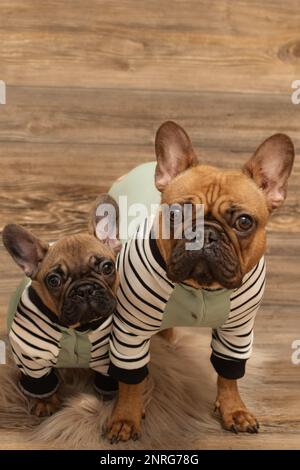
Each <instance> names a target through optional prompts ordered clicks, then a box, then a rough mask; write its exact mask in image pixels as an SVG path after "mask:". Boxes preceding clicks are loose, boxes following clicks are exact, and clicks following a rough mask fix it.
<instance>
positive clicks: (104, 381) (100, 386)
mask: <svg viewBox="0 0 300 470" xmlns="http://www.w3.org/2000/svg"><path fill="white" fill-rule="evenodd" d="M94 387H95V388H96V390H97V391H99V393H102V392H103V393H111V392H117V391H118V389H119V385H118V381H117V380H116V379H114V378H113V377H110V376H109V375H104V374H101V373H100V372H95V378H94Z"/></svg>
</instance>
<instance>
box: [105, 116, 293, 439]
mask: <svg viewBox="0 0 300 470" xmlns="http://www.w3.org/2000/svg"><path fill="white" fill-rule="evenodd" d="M155 150H156V159H157V161H156V168H155V171H154V172H152V174H151V175H150V177H149V179H148V180H147V179H146V177H145V178H144V180H143V182H142V184H143V187H144V188H146V187H147V189H148V187H149V185H151V184H152V182H151V181H152V179H153V183H154V182H155V186H156V188H157V190H158V191H159V192H160V193H161V203H162V204H166V205H169V206H170V207H173V206H174V205H175V204H176V205H177V209H176V210H178V207H179V211H180V208H181V207H182V206H183V205H184V204H185V203H186V202H188V203H190V204H192V205H196V204H197V203H199V204H203V205H204V236H203V246H202V247H201V248H199V249H197V250H193V251H187V250H186V249H185V246H186V242H187V241H188V240H186V239H185V238H184V237H183V238H181V239H180V238H175V237H172V236H171V237H170V238H164V237H163V236H162V227H163V224H164V221H163V218H162V215H161V214H162V212H161V211H160V210H158V213H157V214H158V215H157V217H159V224H158V225H159V229H158V236H157V237H156V239H155V240H154V241H152V239H151V240H150V238H151V237H150V236H149V233H150V232H149V231H147V230H148V228H147V225H145V227H144V228H143V230H144V234H145V240H144V241H143V242H140V241H139V239H138V237H135V238H134V240H133V241H132V240H128V241H127V242H126V244H125V246H124V247H123V249H122V251H121V252H120V258H119V265H120V269H119V276H120V287H119V289H118V292H117V298H118V306H117V314H116V315H117V317H116V322H115V325H114V327H113V335H112V340H111V346H110V349H111V361H112V365H111V369H110V370H111V373H112V374H113V376H114V377H115V378H116V379H118V380H119V397H118V401H117V403H116V406H115V408H114V411H113V414H112V416H111V418H110V419H109V421H108V422H107V425H106V429H105V431H106V434H107V436H108V438H109V439H110V440H111V442H118V441H120V440H121V441H127V440H128V439H130V438H133V439H137V438H138V437H139V436H140V434H141V417H142V415H143V406H144V405H143V391H144V388H145V384H146V376H147V363H148V362H149V352H148V350H149V340H150V338H151V336H152V335H153V334H155V333H156V332H158V331H160V330H162V329H163V325H164V317H165V315H167V317H168V321H167V323H165V325H166V324H168V325H169V326H170V324H171V323H172V315H173V314H172V309H174V311H176V309H177V310H178V306H180V312H177V313H176V315H177V316H176V319H175V320H174V322H173V323H174V324H175V326H176V321H177V322H178V323H177V324H179V325H185V324H186V325H190V326H191V324H192V323H191V321H192V317H191V315H190V313H191V312H190V309H191V307H190V306H189V307H187V305H188V303H186V304H185V301H186V300H189V305H191V299H195V298H199V299H201V298H204V297H205V299H206V301H207V302H208V305H211V306H212V308H211V310H209V309H208V310H207V317H208V319H209V317H210V316H212V315H213V314H214V315H215V314H216V311H217V315H219V321H220V322H221V323H219V324H217V325H216V324H214V326H213V337H212V349H213V352H212V356H211V362H212V364H213V366H214V368H215V370H216V372H217V374H218V380H217V397H216V401H215V407H216V410H217V411H218V412H219V414H220V417H221V422H222V424H223V426H224V428H225V429H226V430H230V431H233V432H236V433H237V432H251V433H256V432H258V428H259V424H258V421H257V419H256V417H255V416H254V414H253V413H252V412H251V411H249V410H248V408H247V407H246V405H245V404H244V402H243V400H242V398H241V396H240V393H239V390H238V379H239V378H241V377H242V376H243V375H244V372H245V363H246V360H247V359H248V357H249V355H250V353H251V348H252V341H253V324H254V319H255V314H256V311H257V309H258V306H259V304H260V302H261V298H262V293H263V288H264V274H265V264H264V256H263V255H264V253H265V250H266V226H267V222H268V219H269V216H270V214H271V213H272V212H273V210H274V209H276V208H278V207H280V206H281V204H282V203H283V202H284V200H285V198H286V195H287V186H288V179H289V176H290V174H291V171H292V166H293V162H294V146H293V143H292V141H291V139H290V138H289V137H288V136H287V135H284V134H275V135H272V136H271V137H269V138H268V139H267V140H265V141H264V142H263V143H262V144H261V145H260V146H259V147H258V149H257V150H256V152H255V153H254V155H253V156H252V157H251V158H250V159H249V160H248V161H247V162H246V163H245V164H244V166H243V167H242V168H241V169H232V170H224V169H221V168H217V167H215V166H209V165H204V164H202V163H201V162H200V161H199V160H198V158H197V155H196V152H195V150H194V148H193V146H192V143H191V140H190V138H189V136H188V134H187V133H186V132H185V130H184V129H183V128H182V127H180V126H179V125H178V124H176V123H174V122H171V121H168V122H165V123H164V124H162V126H161V127H160V128H159V129H158V131H157V134H156V140H155ZM139 171H140V170H139ZM139 175H140V176H139V179H142V176H141V174H139ZM125 178H126V177H125ZM129 178H130V176H129ZM134 184H136V185H138V182H137V181H136V182H135V183H134V182H133V179H131V180H130V189H131V191H132V186H133V185H134ZM137 187H138V186H137ZM123 188H124V186H123ZM139 190H141V188H140V187H139ZM140 198H141V200H143V194H142V190H141V194H140ZM194 222H195V219H194V217H192V218H191V221H190V224H191V226H192V225H193V224H194ZM177 231H178V227H177ZM179 231H180V227H179ZM173 233H175V230H174V231H173ZM147 237H148V238H147ZM132 286H133V287H134V289H133V288H132ZM172 296H173V297H172ZM181 296H182V298H181ZM189 296H192V297H189ZM218 299H219V300H220V299H221V300H222V302H223V303H224V311H225V310H226V309H228V313H226V315H225V314H224V316H222V315H223V313H222V308H223V307H222V305H223V304H222V302H221V303H220V302H219V300H218ZM174 300H175V301H174ZM206 301H205V303H206ZM193 302H194V300H193ZM199 302H200V300H199ZM215 302H219V303H215ZM169 305H171V308H169V307H168V306H169ZM193 305H194V304H193ZM216 305H218V308H216V307H215V306H216ZM178 315H181V318H182V319H183V320H178V318H179V317H178ZM194 316H197V312H196V313H194ZM174 318H175V313H174ZM184 319H185V320H186V323H185V320H184ZM200 323H201V322H200V321H198V320H197V319H196V320H195V322H194V324H195V326H197V325H199V324H200ZM212 324H213V322H212ZM200 326H201V325H200ZM166 332H167V333H166V336H168V337H170V336H171V333H170V330H166ZM126 335H127V336H126ZM125 344H127V345H128V346H127V348H124V345H125Z"/></svg>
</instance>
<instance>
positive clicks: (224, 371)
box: [210, 353, 247, 380]
mask: <svg viewBox="0 0 300 470" xmlns="http://www.w3.org/2000/svg"><path fill="white" fill-rule="evenodd" d="M210 362H211V363H212V365H213V367H214V369H215V371H216V372H217V374H219V375H220V376H221V377H224V379H232V380H236V379H241V378H242V377H243V376H244V375H245V369H246V362H247V361H246V359H237V360H236V361H234V360H228V359H222V358H221V357H219V356H216V355H215V354H214V353H212V355H211V356H210Z"/></svg>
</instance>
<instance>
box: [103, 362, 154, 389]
mask: <svg viewBox="0 0 300 470" xmlns="http://www.w3.org/2000/svg"><path fill="white" fill-rule="evenodd" d="M108 373H109V374H110V375H111V376H112V377H114V378H115V379H116V380H118V381H119V382H123V383H125V384H132V385H135V384H139V383H140V382H142V381H143V380H144V379H145V378H146V377H147V375H148V374H149V372H148V367H147V366H144V367H141V368H140V369H133V370H130V369H129V370H127V369H121V368H120V367H117V366H115V365H114V364H112V363H110V365H109V369H108Z"/></svg>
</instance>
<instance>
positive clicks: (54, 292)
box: [3, 194, 120, 327]
mask: <svg viewBox="0 0 300 470" xmlns="http://www.w3.org/2000/svg"><path fill="white" fill-rule="evenodd" d="M103 204H110V205H111V207H112V208H114V209H115V215H116V217H115V219H114V220H115V222H114V225H112V223H111V222H112V221H113V219H111V220H110V227H109V230H106V228H105V226H104V225H103V227H102V229H101V221H103V220H102V219H103V217H102V216H98V215H97V213H98V209H99V207H101V206H102V205H103ZM117 224H118V207H117V204H116V203H115V201H114V200H113V199H112V198H111V197H110V196H108V195H106V194H104V195H102V196H100V198H99V199H98V200H97V201H96V203H95V205H94V207H93V209H92V211H91V215H90V220H89V231H88V232H87V233H80V234H77V235H70V236H64V237H63V238H61V239H60V240H58V241H56V242H55V243H53V244H51V245H49V244H48V243H45V242H43V241H42V240H40V239H38V238H37V237H35V236H34V235H33V234H32V233H31V232H29V231H28V230H26V229H25V228H23V227H21V226H20V225H15V224H10V225H7V226H6V227H5V228H4V231H3V243H4V245H5V247H6V249H7V250H8V252H9V253H10V255H11V256H12V257H13V259H14V260H15V261H16V263H17V264H18V265H19V266H20V267H21V268H22V269H23V270H24V272H25V274H26V275H27V276H28V277H31V279H32V287H33V289H34V290H35V291H36V293H37V294H38V296H39V297H40V299H41V300H42V301H43V303H44V304H45V305H46V306H47V307H48V308H50V310H51V311H52V312H54V313H55V314H56V315H57V316H58V318H59V322H60V323H61V324H62V325H64V326H66V327H78V326H80V325H85V324H89V323H91V322H94V321H96V320H100V321H101V320H103V321H104V320H105V319H106V318H107V317H108V316H109V315H110V314H111V313H112V312H113V311H114V309H115V306H116V299H115V292H116V287H117V282H118V276H117V272H116V269H115V257H116V253H117V251H118V250H119V247H120V244H119V242H118V240H117V238H116V235H117V233H116V231H117V226H118V225H117ZM99 227H100V229H99ZM99 238H100V239H101V240H100V239H99Z"/></svg>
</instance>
